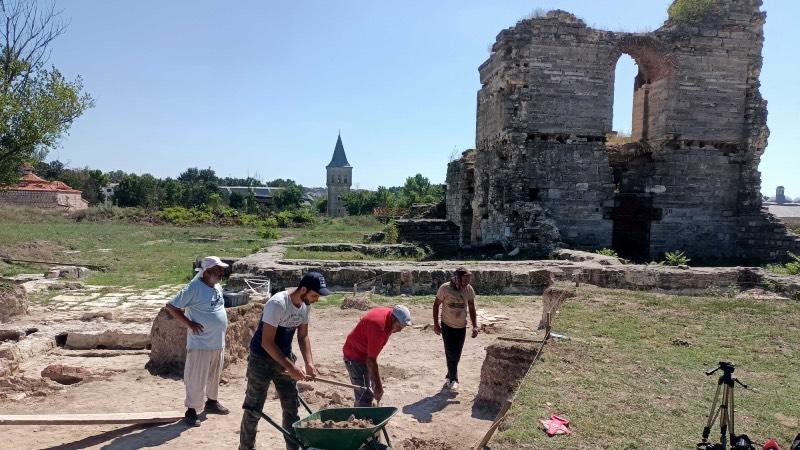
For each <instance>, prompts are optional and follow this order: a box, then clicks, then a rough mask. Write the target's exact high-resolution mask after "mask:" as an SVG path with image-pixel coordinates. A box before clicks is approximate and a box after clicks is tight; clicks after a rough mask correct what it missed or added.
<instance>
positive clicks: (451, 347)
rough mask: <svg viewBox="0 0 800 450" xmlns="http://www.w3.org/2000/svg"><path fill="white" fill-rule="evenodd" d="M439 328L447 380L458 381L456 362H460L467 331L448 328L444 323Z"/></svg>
mask: <svg viewBox="0 0 800 450" xmlns="http://www.w3.org/2000/svg"><path fill="white" fill-rule="evenodd" d="M441 328H442V341H444V356H445V358H447V379H448V380H450V381H458V362H459V361H461V351H462V350H463V349H464V340H465V339H466V338H467V329H466V328H452V327H448V326H447V325H445V324H444V323H442V324H441Z"/></svg>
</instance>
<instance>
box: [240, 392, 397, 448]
mask: <svg viewBox="0 0 800 450" xmlns="http://www.w3.org/2000/svg"><path fill="white" fill-rule="evenodd" d="M300 403H301V404H302V405H303V406H304V407H305V408H306V410H307V411H308V413H309V414H310V415H309V416H308V417H306V418H304V419H300V420H298V421H297V422H295V423H293V424H292V430H291V431H290V430H287V429H286V428H283V427H282V426H281V425H280V424H279V423H277V422H275V421H274V420H272V418H271V417H269V416H268V415H266V414H264V412H263V411H254V412H255V413H256V414H258V415H260V416H261V417H262V418H263V419H264V420H266V421H267V422H268V423H269V424H270V425H272V426H273V427H275V428H276V429H277V430H278V431H280V432H281V433H283V435H284V436H286V437H287V438H288V439H289V440H291V441H293V442H294V443H296V444H297V445H299V446H300V448H302V449H303V450H311V449H318V450H359V449H364V450H367V449H369V450H392V447H391V442H390V441H389V433H387V432H386V424H387V423H388V422H389V419H391V418H392V416H394V415H395V414H397V408H393V407H375V408H329V409H321V410H319V411H317V412H312V411H311V408H309V407H308V404H306V402H305V401H304V400H303V399H302V398H300ZM351 415H352V416H355V418H356V419H371V420H372V423H374V424H375V425H374V426H372V427H370V428H309V427H306V426H304V425H305V423H306V422H308V421H310V420H321V421H323V422H324V421H326V420H333V421H334V422H342V421H346V420H347V419H348V418H349V417H350V416H351ZM380 432H383V436H384V438H385V439H386V444H385V445H384V444H381V443H380V440H379V439H380V438H379V436H378V433H380Z"/></svg>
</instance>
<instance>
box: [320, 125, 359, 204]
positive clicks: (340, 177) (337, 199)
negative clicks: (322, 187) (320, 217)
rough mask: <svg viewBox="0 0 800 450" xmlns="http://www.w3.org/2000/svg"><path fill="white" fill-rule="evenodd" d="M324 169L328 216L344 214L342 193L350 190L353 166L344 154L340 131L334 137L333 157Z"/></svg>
mask: <svg viewBox="0 0 800 450" xmlns="http://www.w3.org/2000/svg"><path fill="white" fill-rule="evenodd" d="M325 170H326V172H327V175H328V182H327V186H328V216H330V217H342V216H345V215H347V209H345V207H344V202H342V195H343V194H346V193H348V192H350V186H351V185H352V184H353V166H351V165H350V163H349V162H347V155H345V154H344V145H342V135H341V133H340V134H339V137H338V138H336V147H334V149H333V157H332V158H331V162H330V163H329V164H328V165H327V166H326V167H325Z"/></svg>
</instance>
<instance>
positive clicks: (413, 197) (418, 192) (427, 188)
mask: <svg viewBox="0 0 800 450" xmlns="http://www.w3.org/2000/svg"><path fill="white" fill-rule="evenodd" d="M442 199H444V187H443V186H441V185H434V184H431V182H430V180H429V179H428V178H426V177H423V176H422V174H419V173H418V174H416V175H414V176H413V177H408V178H406V183H405V185H403V187H402V188H401V189H400V199H399V206H401V207H403V208H408V207H409V206H411V205H413V204H415V203H438V202H440V201H442Z"/></svg>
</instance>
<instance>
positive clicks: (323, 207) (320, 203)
mask: <svg viewBox="0 0 800 450" xmlns="http://www.w3.org/2000/svg"><path fill="white" fill-rule="evenodd" d="M314 209H316V210H317V212H318V213H320V214H325V213H327V212H328V197H320V198H318V199H316V200H314Z"/></svg>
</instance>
